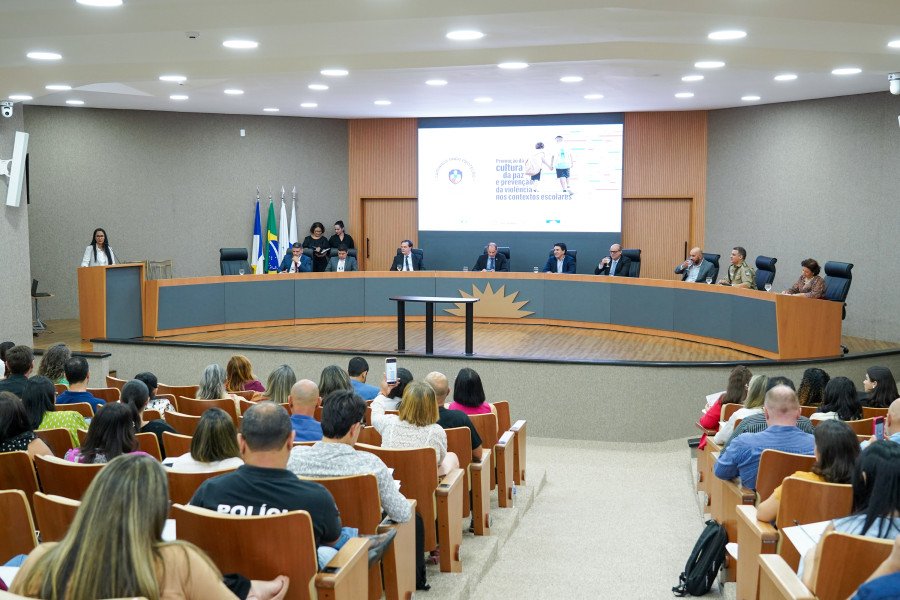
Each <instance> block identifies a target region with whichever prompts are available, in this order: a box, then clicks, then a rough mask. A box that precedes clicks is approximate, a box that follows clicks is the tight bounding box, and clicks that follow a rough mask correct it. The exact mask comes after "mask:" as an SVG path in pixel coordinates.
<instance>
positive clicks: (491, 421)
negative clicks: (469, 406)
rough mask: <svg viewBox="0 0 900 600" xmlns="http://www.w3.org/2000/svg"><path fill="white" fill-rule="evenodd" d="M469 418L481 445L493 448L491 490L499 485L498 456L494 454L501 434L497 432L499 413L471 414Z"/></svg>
mask: <svg viewBox="0 0 900 600" xmlns="http://www.w3.org/2000/svg"><path fill="white" fill-rule="evenodd" d="M469 420H470V421H472V425H474V426H475V431H477V432H478V437H480V438H481V447H482V448H485V449H488V450H491V451H492V452H491V466H490V476H491V491H493V490H494V488H496V487H497V457H496V455H495V454H494V452H493V450H494V445H495V444H496V443H497V439H498V438H499V437H500V435H499V434H498V432H497V415H495V414H493V413H485V414H481V415H469Z"/></svg>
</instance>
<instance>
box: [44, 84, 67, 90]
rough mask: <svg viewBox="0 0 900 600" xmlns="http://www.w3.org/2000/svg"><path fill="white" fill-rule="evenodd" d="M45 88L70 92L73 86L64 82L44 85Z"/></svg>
mask: <svg viewBox="0 0 900 600" xmlns="http://www.w3.org/2000/svg"><path fill="white" fill-rule="evenodd" d="M44 89H47V90H50V91H51V92H68V91H69V90H71V89H72V86H71V85H64V84H62V83H51V84H50V85H47V86H44Z"/></svg>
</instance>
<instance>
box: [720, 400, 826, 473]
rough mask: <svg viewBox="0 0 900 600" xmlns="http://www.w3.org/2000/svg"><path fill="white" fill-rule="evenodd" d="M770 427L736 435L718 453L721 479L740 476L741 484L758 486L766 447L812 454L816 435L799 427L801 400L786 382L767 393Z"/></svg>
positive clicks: (766, 409)
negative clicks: (760, 466) (760, 461)
mask: <svg viewBox="0 0 900 600" xmlns="http://www.w3.org/2000/svg"><path fill="white" fill-rule="evenodd" d="M763 412H764V413H765V417H766V421H767V422H768V424H769V426H768V428H767V429H766V430H765V431H762V432H760V433H747V434H744V435H740V436H738V437H736V438H735V439H734V440H733V441H732V442H731V443H730V444H728V447H727V448H725V450H723V451H722V453H721V454H720V455H719V460H718V461H717V462H716V467H715V473H716V477H718V478H719V479H734V478H735V477H737V476H740V478H741V484H742V485H743V486H744V487H747V488H750V489H751V490H754V489H756V473H757V471H758V469H759V457H760V455H761V454H762V452H763V450H767V449H773V450H781V451H782V452H793V453H794V454H812V453H813V446H814V444H815V442H814V440H813V436H812V435H810V434H808V433H804V432H803V431H800V429H798V428H797V418H798V417H799V416H800V403H799V402H798V401H797V394H796V392H794V390H792V389H791V388H789V387H787V386H786V385H777V386H775V387H774V388H772V389H771V390H769V391H768V392H767V393H766V400H765V404H764V408H763Z"/></svg>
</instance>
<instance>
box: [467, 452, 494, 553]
mask: <svg viewBox="0 0 900 600" xmlns="http://www.w3.org/2000/svg"><path fill="white" fill-rule="evenodd" d="M490 468H491V451H490V449H489V448H485V449H484V454H482V456H481V462H475V461H472V462H471V463H470V464H469V481H470V482H471V485H472V525H473V527H474V529H475V535H490V534H491V516H490V512H491V475H490Z"/></svg>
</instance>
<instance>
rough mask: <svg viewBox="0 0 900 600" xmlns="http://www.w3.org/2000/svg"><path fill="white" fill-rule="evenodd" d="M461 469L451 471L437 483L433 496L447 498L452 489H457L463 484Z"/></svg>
mask: <svg viewBox="0 0 900 600" xmlns="http://www.w3.org/2000/svg"><path fill="white" fill-rule="evenodd" d="M462 474H463V473H462V469H453V470H452V471H450V472H449V473H447V474H446V475H444V477H443V478H442V479H441V480H440V481H439V482H438V486H437V489H436V490H435V494H436V495H438V496H449V495H450V494H452V493H453V488H455V487H459V486H461V485H462V483H463V478H462Z"/></svg>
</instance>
